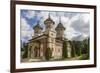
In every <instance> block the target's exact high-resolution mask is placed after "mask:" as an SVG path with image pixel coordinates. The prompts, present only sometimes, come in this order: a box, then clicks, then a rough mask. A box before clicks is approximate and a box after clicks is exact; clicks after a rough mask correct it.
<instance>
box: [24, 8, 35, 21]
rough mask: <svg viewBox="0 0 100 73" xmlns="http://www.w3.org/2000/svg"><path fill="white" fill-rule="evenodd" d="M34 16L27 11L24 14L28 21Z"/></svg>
mask: <svg viewBox="0 0 100 73" xmlns="http://www.w3.org/2000/svg"><path fill="white" fill-rule="evenodd" d="M35 15H36V14H35V11H30V10H29V11H27V12H26V13H25V17H27V18H28V19H31V18H33V17H34V16H35Z"/></svg>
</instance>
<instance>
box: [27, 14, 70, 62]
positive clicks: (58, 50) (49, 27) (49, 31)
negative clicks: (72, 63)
mask: <svg viewBox="0 0 100 73" xmlns="http://www.w3.org/2000/svg"><path fill="white" fill-rule="evenodd" d="M44 25H45V31H43V28H42V27H41V26H40V23H39V22H37V24H36V25H35V26H34V27H33V30H34V35H33V36H32V39H30V40H29V42H28V58H29V59H32V58H39V59H41V60H43V59H45V55H46V49H47V48H50V50H51V52H52V55H51V56H52V58H53V59H60V58H62V48H63V41H64V38H65V37H64V31H65V27H64V26H63V24H62V23H61V21H59V23H58V25H57V27H56V28H54V25H55V22H54V21H53V20H52V19H51V17H50V14H49V15H48V18H47V19H46V20H45V21H44ZM68 46H69V48H68V49H69V51H70V45H68ZM68 56H69V57H70V52H69V54H68Z"/></svg>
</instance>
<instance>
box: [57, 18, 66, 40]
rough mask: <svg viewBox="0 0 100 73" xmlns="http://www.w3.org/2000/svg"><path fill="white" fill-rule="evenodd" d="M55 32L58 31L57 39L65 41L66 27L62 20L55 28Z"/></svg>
mask: <svg viewBox="0 0 100 73" xmlns="http://www.w3.org/2000/svg"><path fill="white" fill-rule="evenodd" d="M55 30H56V33H57V34H56V37H57V38H58V39H61V40H63V37H64V30H65V27H64V26H63V24H62V23H61V19H59V23H58V25H57V27H56V28H55Z"/></svg>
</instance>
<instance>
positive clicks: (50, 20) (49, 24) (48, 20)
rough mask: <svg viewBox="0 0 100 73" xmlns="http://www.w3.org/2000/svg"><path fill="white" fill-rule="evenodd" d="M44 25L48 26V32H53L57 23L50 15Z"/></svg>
mask: <svg viewBox="0 0 100 73" xmlns="http://www.w3.org/2000/svg"><path fill="white" fill-rule="evenodd" d="M44 24H45V26H46V31H47V30H52V28H53V26H54V24H55V22H54V21H53V20H52V19H51V17H50V13H49V14H48V18H47V19H46V20H45V21H44Z"/></svg>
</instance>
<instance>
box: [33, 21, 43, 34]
mask: <svg viewBox="0 0 100 73" xmlns="http://www.w3.org/2000/svg"><path fill="white" fill-rule="evenodd" d="M33 29H34V36H35V35H38V34H41V32H42V29H43V28H42V27H41V26H40V25H39V21H38V22H37V24H36V25H35V26H34V27H33Z"/></svg>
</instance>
